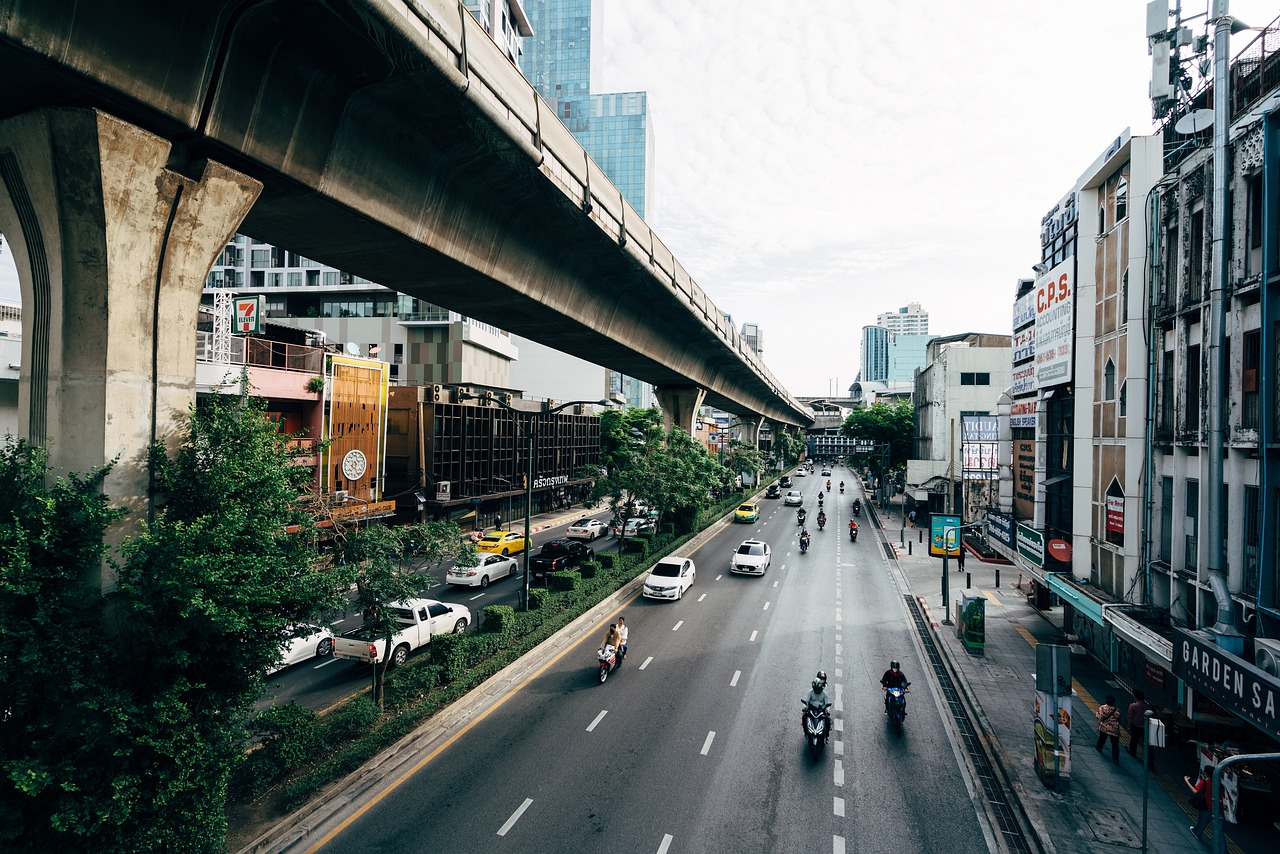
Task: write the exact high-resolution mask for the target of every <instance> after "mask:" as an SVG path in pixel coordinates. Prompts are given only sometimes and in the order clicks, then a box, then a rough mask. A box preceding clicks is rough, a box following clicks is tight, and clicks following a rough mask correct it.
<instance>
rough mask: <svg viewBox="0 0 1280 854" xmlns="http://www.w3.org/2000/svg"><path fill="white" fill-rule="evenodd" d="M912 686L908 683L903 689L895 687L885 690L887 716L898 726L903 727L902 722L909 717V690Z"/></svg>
mask: <svg viewBox="0 0 1280 854" xmlns="http://www.w3.org/2000/svg"><path fill="white" fill-rule="evenodd" d="M910 686H911V683H910V682H908V683H907V684H906V686H904V687H901V688H900V687H898V686H896V685H895V686H894V687H892V688H886V689H885V695H886V696H885V714H887V715H888V716H889V720H891V721H893V722H894V723H895V724H897V725H898V726H902V720H903V718H905V717H906V716H907V688H909V687H910Z"/></svg>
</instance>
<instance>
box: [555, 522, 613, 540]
mask: <svg viewBox="0 0 1280 854" xmlns="http://www.w3.org/2000/svg"><path fill="white" fill-rule="evenodd" d="M607 533H609V526H608V525H606V524H605V523H604V522H601V521H600V520H599V519H579V520H578V521H576V522H574V523H573V524H572V525H570V526H569V529H568V530H567V531H565V532H564V535H565V536H566V537H568V538H569V539H572V540H594V539H595V538H596V537H603V536H604V535H605V534H607Z"/></svg>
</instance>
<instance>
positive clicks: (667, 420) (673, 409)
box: [653, 386, 707, 436]
mask: <svg viewBox="0 0 1280 854" xmlns="http://www.w3.org/2000/svg"><path fill="white" fill-rule="evenodd" d="M653 393H654V395H655V396H656V397H657V399H658V406H659V407H660V408H661V409H662V420H663V424H664V425H665V426H666V428H667V430H672V429H674V428H676V427H679V428H680V429H681V430H683V431H684V432H686V433H688V434H689V435H690V436H692V435H694V434H695V433H696V432H697V418H698V410H699V409H701V408H702V400H703V398H705V397H706V396H707V392H706V390H705V389H701V388H698V387H696V386H668V387H665V388H655V389H654V390H653Z"/></svg>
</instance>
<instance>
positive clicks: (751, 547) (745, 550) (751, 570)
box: [729, 540, 771, 575]
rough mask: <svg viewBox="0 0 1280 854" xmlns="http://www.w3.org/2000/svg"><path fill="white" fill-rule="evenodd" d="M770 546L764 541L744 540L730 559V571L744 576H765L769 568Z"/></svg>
mask: <svg viewBox="0 0 1280 854" xmlns="http://www.w3.org/2000/svg"><path fill="white" fill-rule="evenodd" d="M770 557H771V555H770V553H769V544H768V543H766V542H765V541H764V540H743V541H742V545H740V546H738V550H737V551H736V552H734V553H733V557H731V558H729V571H730V572H736V573H739V574H743V575H764V571H765V570H766V569H768V568H769V561H770Z"/></svg>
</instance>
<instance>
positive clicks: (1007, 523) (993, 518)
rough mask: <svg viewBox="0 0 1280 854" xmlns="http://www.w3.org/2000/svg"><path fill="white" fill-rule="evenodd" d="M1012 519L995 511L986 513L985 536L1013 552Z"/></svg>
mask: <svg viewBox="0 0 1280 854" xmlns="http://www.w3.org/2000/svg"><path fill="white" fill-rule="evenodd" d="M1014 527H1015V525H1014V521H1013V517H1012V516H1010V515H1009V514H1007V513H1000V512H999V511H996V510H988V511H987V536H988V537H990V538H991V539H993V540H995V541H996V542H998V543H1000V544H1001V545H1002V546H1004V547H1005V548H1006V549H1009V550H1010V551H1013V544H1014V542H1015V540H1016V538H1015V536H1014V533H1013V532H1014Z"/></svg>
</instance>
